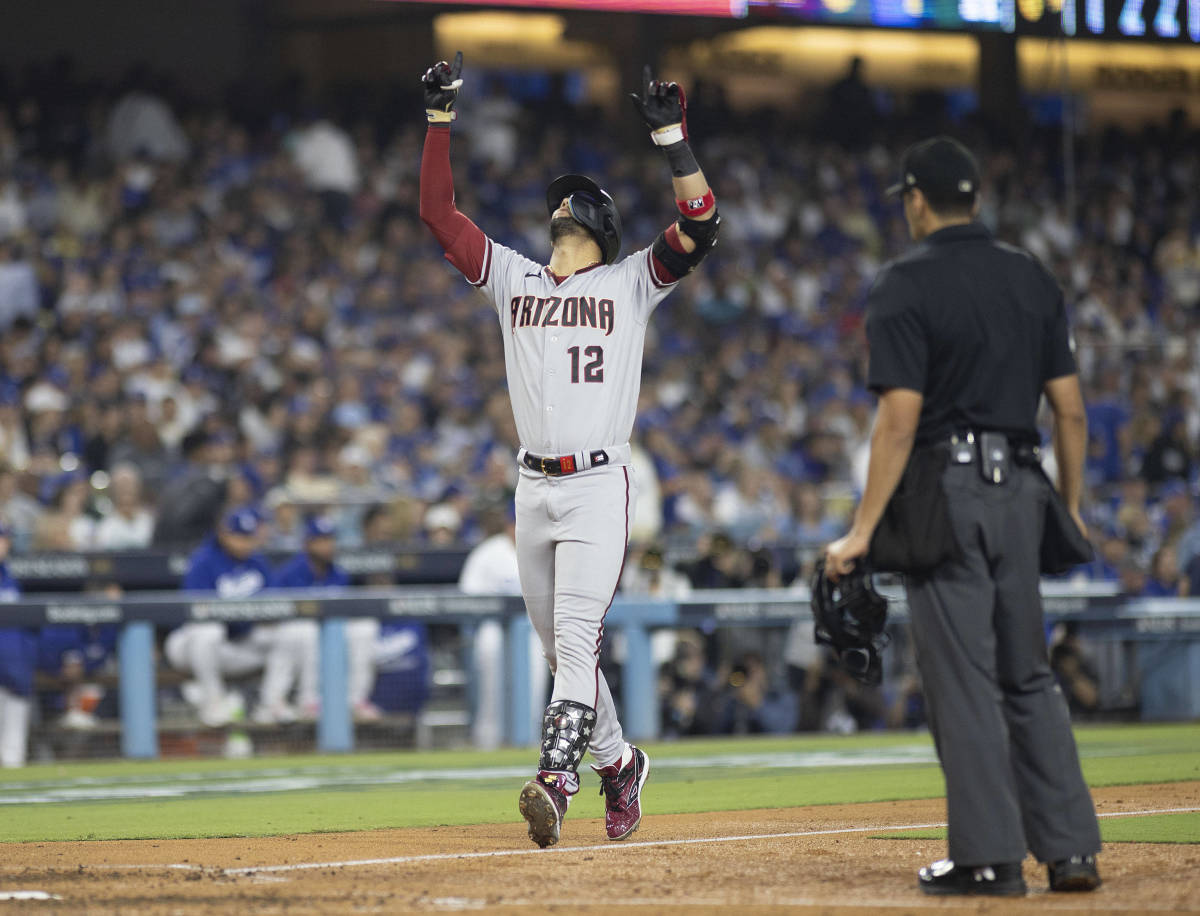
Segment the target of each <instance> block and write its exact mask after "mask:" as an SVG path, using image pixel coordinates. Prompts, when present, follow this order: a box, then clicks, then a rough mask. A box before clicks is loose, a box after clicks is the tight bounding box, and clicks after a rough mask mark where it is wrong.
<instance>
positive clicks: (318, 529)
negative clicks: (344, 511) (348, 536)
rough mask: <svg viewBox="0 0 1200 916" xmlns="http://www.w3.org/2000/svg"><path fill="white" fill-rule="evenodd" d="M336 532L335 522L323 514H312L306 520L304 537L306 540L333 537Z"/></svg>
mask: <svg viewBox="0 0 1200 916" xmlns="http://www.w3.org/2000/svg"><path fill="white" fill-rule="evenodd" d="M335 532H336V529H335V528H334V526H333V522H331V521H330V520H329V519H327V518H325V517H324V516H321V515H310V516H309V517H308V518H307V519H306V520H305V522H304V539H305V540H306V541H311V540H312V539H313V538H331V537H333V536H334V534H335Z"/></svg>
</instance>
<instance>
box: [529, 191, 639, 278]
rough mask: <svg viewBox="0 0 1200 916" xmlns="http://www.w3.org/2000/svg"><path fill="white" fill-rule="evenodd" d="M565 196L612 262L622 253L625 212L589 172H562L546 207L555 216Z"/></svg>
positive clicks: (570, 206)
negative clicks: (581, 173)
mask: <svg viewBox="0 0 1200 916" xmlns="http://www.w3.org/2000/svg"><path fill="white" fill-rule="evenodd" d="M564 197H565V198H567V207H568V209H569V210H570V211H571V216H573V217H574V218H575V221H576V222H577V223H580V224H581V225H582V226H583V227H584V228H585V229H587V231H588V232H590V233H591V234H592V238H594V239H595V240H596V244H597V245H599V246H600V253H601V254H602V255H603V256H604V263H605V264H611V263H612V262H613V261H615V260H616V259H617V255H618V254H620V253H621V214H620V213H618V212H617V205H616V203H615V202H614V201H613V199H612V197H610V196H609V194H608V192H607V191H605V190H604V189H603V188H601V187H600V185H598V184H596V182H594V181H592V179H590V178H588V177H587V176H586V175H560V176H559V177H558V178H555V179H554V180H553V181H552V182H550V187H548V188H547V189H546V209H548V210H549V211H550V215H551V216H553V215H554V211H555V210H557V209H558V207H559V204H561V203H562V201H563V198H564Z"/></svg>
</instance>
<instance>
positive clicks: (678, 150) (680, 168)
mask: <svg viewBox="0 0 1200 916" xmlns="http://www.w3.org/2000/svg"><path fill="white" fill-rule="evenodd" d="M662 151H663V152H664V153H666V154H667V164H668V165H670V166H671V174H672V175H673V176H674V177H676V178H683V177H684V176H685V175H695V174H696V173H697V172H698V171H700V165H699V163H697V162H696V157H695V156H694V155H692V148H691V147H690V146H688V144H687V141H686V140H680V141H679V142H678V143H672V144H671V145H670V146H664V147H663V148H662Z"/></svg>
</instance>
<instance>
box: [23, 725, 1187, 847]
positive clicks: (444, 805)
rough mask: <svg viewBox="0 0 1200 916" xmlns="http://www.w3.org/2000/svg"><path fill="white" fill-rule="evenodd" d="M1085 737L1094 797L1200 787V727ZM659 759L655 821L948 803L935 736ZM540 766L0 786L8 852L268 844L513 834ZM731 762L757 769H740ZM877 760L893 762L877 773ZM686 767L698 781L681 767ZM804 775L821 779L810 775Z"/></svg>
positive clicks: (394, 757) (197, 768) (768, 745)
mask: <svg viewBox="0 0 1200 916" xmlns="http://www.w3.org/2000/svg"><path fill="white" fill-rule="evenodd" d="M1076 734H1077V739H1078V742H1079V747H1080V753H1081V756H1082V758H1083V766H1084V772H1085V775H1086V776H1087V778H1088V781H1089V782H1090V783H1091V784H1092V785H1094V786H1103V785H1122V784H1137V783H1148V782H1170V781H1179V780H1200V725H1195V724H1188V725H1169V726H1163V725H1153V726H1120V727H1112V726H1105V727H1097V728H1081V729H1079V730H1077V733H1076ZM647 750H648V751H649V753H650V755H651V759H652V763H653V766H652V775H651V787H652V794H651V792H650V790H648V795H647V804H648V806H649V807H650V810H651V811H652V812H654V813H687V812H705V811H719V810H739V809H750V808H776V807H791V806H798V805H814V804H838V803H847V802H865V801H884V800H891V799H907V798H929V797H936V796H940V795H941V794H942V792H943V782H942V776H941V771H940V769H939V768H938V766H937V765H936V763H933V762H923V759H924V760H931V759H932V748H931V744H930V740H929V737H928V736H927V735H925V734H923V733H920V734H915V733H907V734H886V735H885V734H867V735H854V736H849V737H838V736H827V735H820V736H804V737H796V736H789V737H784V738H752V739H725V740H713V739H704V740H696V741H680V742H674V743H670V744H651V745H648V746H647ZM535 753H536V752H535V751H531V750H503V751H497V752H491V753H477V752H474V751H437V752H402V753H385V754H380V753H372V754H357V755H351V756H330V755H324V756H322V755H307V756H300V757H287V758H279V757H277V758H260V759H254V760H184V761H111V762H102V763H71V764H53V765H42V766H35V767H28V768H25V769H23V770H12V771H6V772H5V773H4V774H3V776H2V777H0V780H2V781H0V809H4V814H5V816H4V817H3V818H0V842H12V841H50V840H73V839H123V838H170V837H215V836H267V835H273V834H290V833H310V832H322V831H326V832H327V831H343V830H345V831H349V830H368V829H376V828H384V827H413V826H433V825H441V824H446V825H450V824H473V823H500V822H510V821H512V820H513V819H514V816H515V808H516V804H515V803H516V792H517V789H518V788H519V786H520V783H521V781H522V779H523V774H524V773H526V772H528V771H529V770H531V769H532V764H533V761H534V755H535ZM734 755H741V756H742V757H743V758H745V757H746V755H751V757H750V758H749V759H742V760H740V761H737V760H730V759H729V758H730V757H731V756H734ZM799 755H805V756H804V757H801V756H799ZM812 755H825V756H822V757H813V756H812ZM879 755H887V756H889V757H890V758H891V759H892V761H893V762H871V761H872V760H873V759H875V758H877V757H878V756H879ZM721 758H725V759H721ZM685 761H687V762H693V763H696V764H698V765H689V766H684V765H683V762H685ZM802 762H803V763H814V762H815V763H818V764H820V765H817V766H801V765H800V763H802ZM851 764H857V765H851ZM491 768H502V769H503V768H508V769H509V770H511V772H507V771H506V772H498V773H496V774H488V776H487V778H486V779H480V780H477V779H465V778H464V779H453V780H438V779H428V778H414V777H419V776H421V775H422V774H420V773H418V772H417V771H432V772H434V773H441V772H444V771H446V770H447V769H453V770H465V771H467V772H469V773H472V774H474V773H478V772H481V771H483V770H487V769H491ZM285 777H286V778H295V779H300V780H308V781H310V782H312V783H313V785H311V786H308V787H298V788H292V789H289V790H286V791H257V790H254V791H245V788H246V786H245V783H246V782H247V781H253V780H263V781H270V780H277V779H281V778H285ZM405 780H406V781H405ZM583 784H584V785H583V790H582V791H581V793H580V795H579V796H578V797H577V798H576V800H575V801H574V802H573V803H572V807H571V811H572V814H573V816H577V817H599V816H601V815H602V814H603V810H604V809H603V802H602V800H601V798H600V797H599V796H598V795H597V782H596V779H595V777H594V776H592V775H591V773H590V772H587V771H586V770H585V771H584V775H583ZM188 785H193V786H203V787H205V788H207V789H210V790H215V791H211V792H210V793H209V794H206V795H203V796H202V797H181V798H172V797H157V798H142V799H128V798H105V799H102V800H76V801H71V800H65V801H56V802H53V803H33V802H31V801H21V802H20V803H14V802H17V801H18V800H19V799H23V798H27V797H28V796H31V795H34V794H38V793H48V792H63V791H68V790H70V791H74V790H79V791H85V792H88V791H95V790H96V789H97V788H98V787H100V788H104V789H106V790H108V791H113V792H115V791H119V790H122V789H125V790H129V789H135V788H137V787H140V786H152V787H154V788H156V789H159V790H161V791H163V792H166V793H170V792H172V791H174V790H177V789H179V788H181V787H186V786H188ZM263 788H265V787H263ZM276 788H278V786H276ZM1189 817H1190V818H1192V819H1191V820H1188V818H1189ZM1170 818H1182V820H1181V821H1176V820H1169V819H1166V820H1163V821H1162V822H1161V824H1160V825H1159V828H1158V829H1156V828H1155V827H1154V826H1153V825H1151V826H1149V827H1147V828H1145V829H1146V830H1148V831H1149V834H1150V835H1151V836H1158V837H1160V838H1162V837H1164V836H1168V835H1174V834H1173V833H1172V831H1173V830H1175V829H1176V828H1177V827H1178V825H1179V824H1182V825H1183V826H1182V827H1178V829H1179V830H1180V831H1181V832H1180V834H1179V835H1180V836H1182V837H1191V839H1180V840H1174V841H1176V842H1196V841H1197V840H1196V838H1195V832H1196V824H1197V823H1198V822H1200V818H1196V817H1194V816H1190V815H1171V816H1170ZM1140 820H1141V819H1139V822H1140ZM1145 820H1147V821H1157V820H1158V819H1157V818H1148V819H1145ZM1105 823H1106V825H1107V826H1106V829H1114V828H1113V827H1112V824H1113V823H1115V822H1112V821H1107V820H1106V821H1105ZM1122 823H1125V822H1122Z"/></svg>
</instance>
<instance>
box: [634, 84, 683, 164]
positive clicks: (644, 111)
mask: <svg viewBox="0 0 1200 916" xmlns="http://www.w3.org/2000/svg"><path fill="white" fill-rule="evenodd" d="M642 85H643V89H642V94H641V95H638V94H637V93H636V92H631V93H629V97H630V98H631V99H632V100H633V107H634V108H636V109H637V110H638V114H640V115H641V116H642V120H644V121H645V122H646V124H647V126H649V128H650V139H651V140H653V141H654V142H655V143H656V144H657V145H659V146H670V145H671V144H672V143H678V142H679V141H680V140H687V138H688V136H687V97H686V96H685V95H684V94H683V87H682V86H680V85H679V84H678V83H668V82H664V81H663V80H656V79H655V78H654V74H653V73H651V71H650V65H649V64H646V66H645V68H644V69H643V70H642Z"/></svg>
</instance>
